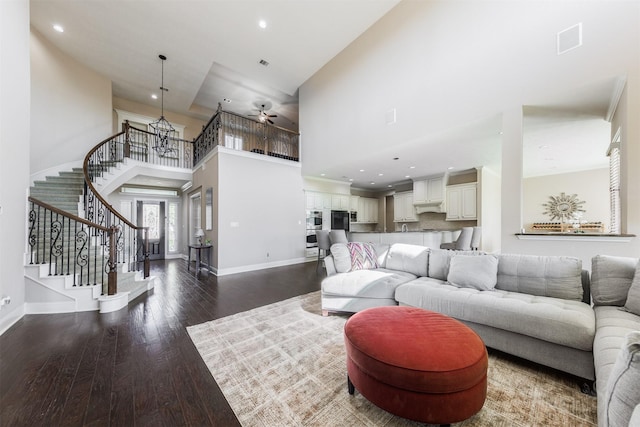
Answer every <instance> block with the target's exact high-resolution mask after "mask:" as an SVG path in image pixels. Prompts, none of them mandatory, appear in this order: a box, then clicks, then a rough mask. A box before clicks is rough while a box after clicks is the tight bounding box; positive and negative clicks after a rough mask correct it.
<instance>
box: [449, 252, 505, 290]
mask: <svg viewBox="0 0 640 427" xmlns="http://www.w3.org/2000/svg"><path fill="white" fill-rule="evenodd" d="M497 276H498V258H497V257H496V256H494V255H483V256H470V255H460V256H455V257H452V258H451V261H450V266H449V274H448V276H447V282H449V283H451V284H452V285H454V286H457V287H459V288H473V289H478V290H481V291H482V290H485V291H487V290H491V289H493V288H494V287H495V286H496V280H497Z"/></svg>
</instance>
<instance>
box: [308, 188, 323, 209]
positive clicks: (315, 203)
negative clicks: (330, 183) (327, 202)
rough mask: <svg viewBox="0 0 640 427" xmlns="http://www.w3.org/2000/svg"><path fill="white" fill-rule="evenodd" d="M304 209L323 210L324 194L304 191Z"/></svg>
mask: <svg viewBox="0 0 640 427" xmlns="http://www.w3.org/2000/svg"><path fill="white" fill-rule="evenodd" d="M305 196H306V200H307V201H306V208H307V210H310V211H318V210H322V209H324V194H323V193H318V192H315V191H305Z"/></svg>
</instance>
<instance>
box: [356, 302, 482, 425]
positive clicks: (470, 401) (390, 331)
mask: <svg viewBox="0 0 640 427" xmlns="http://www.w3.org/2000/svg"><path fill="white" fill-rule="evenodd" d="M344 336H345V345H346V348H347V374H348V377H347V381H348V385H349V393H351V394H353V393H354V387H355V389H357V390H358V391H359V392H360V393H361V394H362V395H363V396H364V397H366V398H367V399H368V400H369V401H370V402H372V403H373V404H375V405H376V406H378V407H380V408H382V409H384V410H386V411H388V412H391V413H392V414H395V415H398V416H401V417H404V418H408V419H410V420H414V421H420V422H424V423H430V424H450V423H455V422H459V421H463V420H465V419H467V418H469V417H471V416H472V415H474V414H475V413H477V412H478V411H479V410H480V409H482V405H484V400H485V398H486V395H487V365H488V362H487V349H486V348H485V346H484V343H483V342H482V340H481V339H480V337H479V336H478V335H477V334H476V333H475V332H474V331H473V330H471V329H470V328H469V327H467V326H466V325H464V324H463V323H462V322H459V321H458V320H455V319H452V318H451V317H448V316H445V315H443V314H440V313H436V312H433V311H427V310H423V309H420V308H413V307H376V308H370V309H367V310H364V311H361V312H359V313H356V314H354V315H353V316H351V318H350V319H349V320H348V321H347V323H346V324H345V326H344Z"/></svg>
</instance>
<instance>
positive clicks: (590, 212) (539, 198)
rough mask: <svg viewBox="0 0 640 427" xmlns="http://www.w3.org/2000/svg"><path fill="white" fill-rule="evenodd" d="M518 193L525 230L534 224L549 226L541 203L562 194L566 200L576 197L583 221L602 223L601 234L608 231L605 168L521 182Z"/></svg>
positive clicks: (607, 198)
mask: <svg viewBox="0 0 640 427" xmlns="http://www.w3.org/2000/svg"><path fill="white" fill-rule="evenodd" d="M522 190H523V198H524V200H523V203H524V205H523V211H522V221H523V224H524V225H523V226H524V227H525V228H526V229H527V230H529V229H530V228H531V226H532V225H533V223H534V222H550V221H551V218H550V217H549V216H548V215H546V214H545V210H546V208H545V207H544V206H542V205H543V203H547V202H549V200H550V199H549V196H554V197H557V196H559V195H560V193H565V194H566V195H567V196H571V195H572V194H576V196H577V199H578V200H581V201H583V202H584V204H583V205H582V209H584V210H585V212H584V214H583V215H582V218H581V219H582V220H583V221H587V222H596V221H599V222H602V223H603V224H604V226H605V231H607V232H608V231H609V223H610V221H609V220H610V208H609V205H610V203H609V168H604V169H594V170H589V171H580V172H572V173H563V174H557V175H545V176H537V177H531V178H525V179H524V180H523V181H522ZM554 221H555V222H559V221H560V220H559V219H557V218H556V219H555V220H554Z"/></svg>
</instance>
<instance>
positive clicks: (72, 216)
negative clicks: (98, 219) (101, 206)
mask: <svg viewBox="0 0 640 427" xmlns="http://www.w3.org/2000/svg"><path fill="white" fill-rule="evenodd" d="M28 200H29V201H30V202H33V203H35V204H36V205H39V206H42V207H43V208H45V209H48V210H50V211H52V212H55V213H57V214H58V215H62V216H65V217H67V218H71V219H72V220H74V221H77V222H81V223H82V224H85V225H88V226H89V227H93V228H97V229H98V230H100V231H106V232H108V231H109V229H108V228H107V227H103V226H102V225H100V224H96V223H94V222H91V221H87V220H86V219H84V218H80V217H79V216H77V215H74V214H72V213H69V212H67V211H63V210H62V209H59V208H56V207H55V206H51V205H50V204H48V203H45V202H43V201H42V200H38V199H36V198H35V197H31V196H29V197H28Z"/></svg>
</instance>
